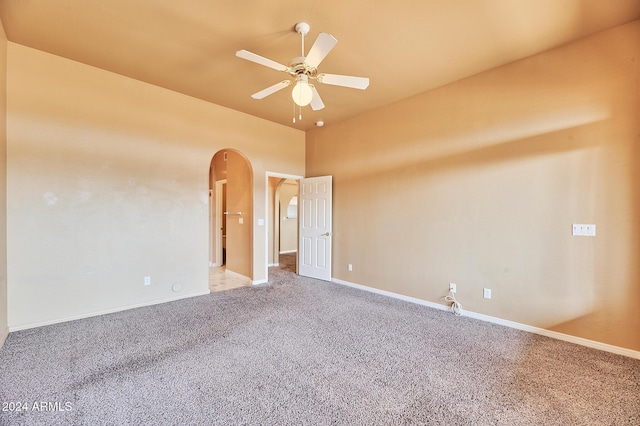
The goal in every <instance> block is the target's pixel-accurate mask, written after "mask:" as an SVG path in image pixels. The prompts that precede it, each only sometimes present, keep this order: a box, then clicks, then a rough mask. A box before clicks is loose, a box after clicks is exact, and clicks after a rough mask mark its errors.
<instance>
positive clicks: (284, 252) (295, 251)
mask: <svg viewBox="0 0 640 426" xmlns="http://www.w3.org/2000/svg"><path fill="white" fill-rule="evenodd" d="M297 252H298V250H283V251H281V252H280V254H289V253H297Z"/></svg>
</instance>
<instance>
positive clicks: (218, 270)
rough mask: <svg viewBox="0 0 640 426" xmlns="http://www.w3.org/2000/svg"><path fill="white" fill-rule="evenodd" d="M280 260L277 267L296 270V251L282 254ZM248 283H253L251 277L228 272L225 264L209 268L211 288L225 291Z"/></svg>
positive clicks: (212, 290) (211, 289)
mask: <svg viewBox="0 0 640 426" xmlns="http://www.w3.org/2000/svg"><path fill="white" fill-rule="evenodd" d="M279 260H280V262H279V264H278V265H276V266H275V267H277V268H279V269H284V270H287V271H290V272H293V273H295V272H296V253H283V254H280V259H279ZM246 285H251V281H250V280H249V278H246V277H243V276H241V275H238V274H234V273H228V272H226V270H225V267H224V266H215V267H214V266H212V267H210V268H209V290H210V291H211V292H214V291H224V290H231V289H232V288H238V287H242V286H246Z"/></svg>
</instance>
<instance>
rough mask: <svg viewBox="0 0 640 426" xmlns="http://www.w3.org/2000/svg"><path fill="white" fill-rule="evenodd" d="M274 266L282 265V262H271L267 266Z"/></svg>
mask: <svg viewBox="0 0 640 426" xmlns="http://www.w3.org/2000/svg"><path fill="white" fill-rule="evenodd" d="M274 266H280V263H270V264H269V265H268V266H267V267H268V268H271V267H274Z"/></svg>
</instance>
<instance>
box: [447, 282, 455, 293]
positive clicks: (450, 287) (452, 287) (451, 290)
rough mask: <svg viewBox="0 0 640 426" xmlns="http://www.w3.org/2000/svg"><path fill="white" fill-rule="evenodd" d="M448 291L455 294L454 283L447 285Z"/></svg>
mask: <svg viewBox="0 0 640 426" xmlns="http://www.w3.org/2000/svg"><path fill="white" fill-rule="evenodd" d="M449 291H450V292H451V293H455V292H456V283H449Z"/></svg>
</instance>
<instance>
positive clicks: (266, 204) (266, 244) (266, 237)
mask: <svg viewBox="0 0 640 426" xmlns="http://www.w3.org/2000/svg"><path fill="white" fill-rule="evenodd" d="M270 177H275V178H281V179H293V180H296V181H299V180H300V179H303V178H304V176H300V175H291V174H287V173H277V172H269V171H268V172H266V178H265V187H264V193H265V195H264V211H265V213H266V216H267V217H266V218H265V220H266V222H267V225H266V226H265V227H264V248H265V250H264V276H265V277H267V280H268V279H269V228H270V225H269V223H268V222H269V220H268V219H269V178H270Z"/></svg>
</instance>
